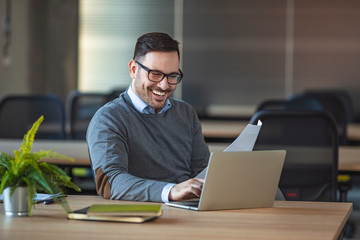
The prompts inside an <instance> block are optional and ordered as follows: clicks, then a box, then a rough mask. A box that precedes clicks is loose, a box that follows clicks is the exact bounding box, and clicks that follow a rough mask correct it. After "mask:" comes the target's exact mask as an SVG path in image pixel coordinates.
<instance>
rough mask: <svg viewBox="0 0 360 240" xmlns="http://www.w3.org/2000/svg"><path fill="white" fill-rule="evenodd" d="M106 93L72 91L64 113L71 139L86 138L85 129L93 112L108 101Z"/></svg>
mask: <svg viewBox="0 0 360 240" xmlns="http://www.w3.org/2000/svg"><path fill="white" fill-rule="evenodd" d="M108 99H109V95H108V94H106V93H81V92H79V91H77V90H74V91H72V92H71V93H70V94H69V96H68V98H67V104H66V113H67V119H68V125H69V135H70V138H71V139H82V140H84V139H85V138H86V131H87V128H88V125H89V123H90V120H91V118H92V117H93V115H94V114H95V112H96V111H97V110H98V109H99V108H100V107H101V106H103V105H104V104H105V103H107V102H108Z"/></svg>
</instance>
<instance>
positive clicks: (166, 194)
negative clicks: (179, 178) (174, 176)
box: [161, 183, 175, 203]
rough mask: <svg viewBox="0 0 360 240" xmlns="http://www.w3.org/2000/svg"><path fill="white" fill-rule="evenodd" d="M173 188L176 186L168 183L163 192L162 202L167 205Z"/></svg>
mask: <svg viewBox="0 0 360 240" xmlns="http://www.w3.org/2000/svg"><path fill="white" fill-rule="evenodd" d="M173 186H175V184H174V183H168V184H166V185H165V187H164V188H163V190H162V192H161V201H163V202H165V203H167V202H169V193H170V190H171V189H172V187H173Z"/></svg>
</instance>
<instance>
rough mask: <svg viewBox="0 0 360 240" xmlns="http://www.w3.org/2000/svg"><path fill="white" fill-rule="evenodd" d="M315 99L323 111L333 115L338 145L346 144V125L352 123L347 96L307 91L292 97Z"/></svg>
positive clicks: (344, 94) (345, 93) (342, 93)
mask: <svg viewBox="0 0 360 240" xmlns="http://www.w3.org/2000/svg"><path fill="white" fill-rule="evenodd" d="M300 96H301V97H304V98H312V99H316V100H317V101H318V102H320V103H321V105H322V106H323V109H324V110H325V111H327V112H329V113H330V114H332V115H333V117H334V119H335V122H336V124H337V128H338V135H339V144H340V145H346V144H347V124H348V123H349V122H352V121H353V118H354V113H353V107H352V101H351V98H350V96H349V94H348V93H347V92H346V91H342V90H307V91H305V92H304V93H301V94H298V95H294V96H293V97H300Z"/></svg>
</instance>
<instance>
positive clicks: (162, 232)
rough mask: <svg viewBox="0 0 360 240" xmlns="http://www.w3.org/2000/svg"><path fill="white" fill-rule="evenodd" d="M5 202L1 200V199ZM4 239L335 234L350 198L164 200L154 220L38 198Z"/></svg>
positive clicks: (0, 223)
mask: <svg viewBox="0 0 360 240" xmlns="http://www.w3.org/2000/svg"><path fill="white" fill-rule="evenodd" d="M68 201H69V204H70V206H71V207H72V209H80V208H84V207H87V206H89V205H90V204H95V203H98V204H99V203H105V204H113V203H114V204H115V203H120V202H119V201H111V200H105V199H102V198H100V197H98V196H69V197H68ZM0 205H2V204H0ZM0 209H1V210H0V229H1V230H0V239H4V240H5V239H11V240H18V239H19V240H23V239H27V240H32V239H35V240H39V239H52V240H56V239H61V240H63V239H87V240H91V239H96V240H98V239H141V240H143V239H181V240H184V239H186V240H192V239H196V240H198V239H207V240H211V239H216V240H218V239H255V240H256V239H277V240H279V239H280V240H281V239H286V240H289V239H337V237H338V236H339V234H340V232H341V230H342V229H343V227H344V224H345V222H346V221H347V219H348V217H349V215H350V213H351V211H352V203H339V202H335V203H330V202H328V203H325V202H281V201H276V202H275V203H274V207H273V208H262V209H261V208H260V209H243V210H226V211H206V212H196V211H190V210H184V209H178V208H172V207H168V206H166V205H163V215H162V216H161V217H160V218H158V219H156V220H154V221H151V222H147V223H143V224H136V223H112V222H90V221H77V220H67V219H66V215H65V213H64V212H63V210H62V209H61V208H60V207H59V206H58V205H56V204H53V205H43V204H38V205H37V206H36V208H35V209H34V210H33V216H31V217H28V218H19V217H13V218H11V217H5V215H4V211H3V207H0Z"/></svg>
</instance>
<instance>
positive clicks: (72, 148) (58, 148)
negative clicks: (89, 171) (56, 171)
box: [0, 139, 90, 166]
mask: <svg viewBox="0 0 360 240" xmlns="http://www.w3.org/2000/svg"><path fill="white" fill-rule="evenodd" d="M21 143H22V140H18V139H0V152H5V153H8V154H11V155H14V153H13V151H14V149H19V148H20V146H21ZM50 149H54V151H55V152H57V153H60V154H63V155H66V156H68V157H72V158H74V159H75V161H74V162H71V161H67V160H63V159H46V162H50V163H54V164H58V165H76V166H90V160H89V154H88V149H87V144H86V142H85V141H72V140H35V141H34V143H33V151H34V152H35V151H39V150H50Z"/></svg>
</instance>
